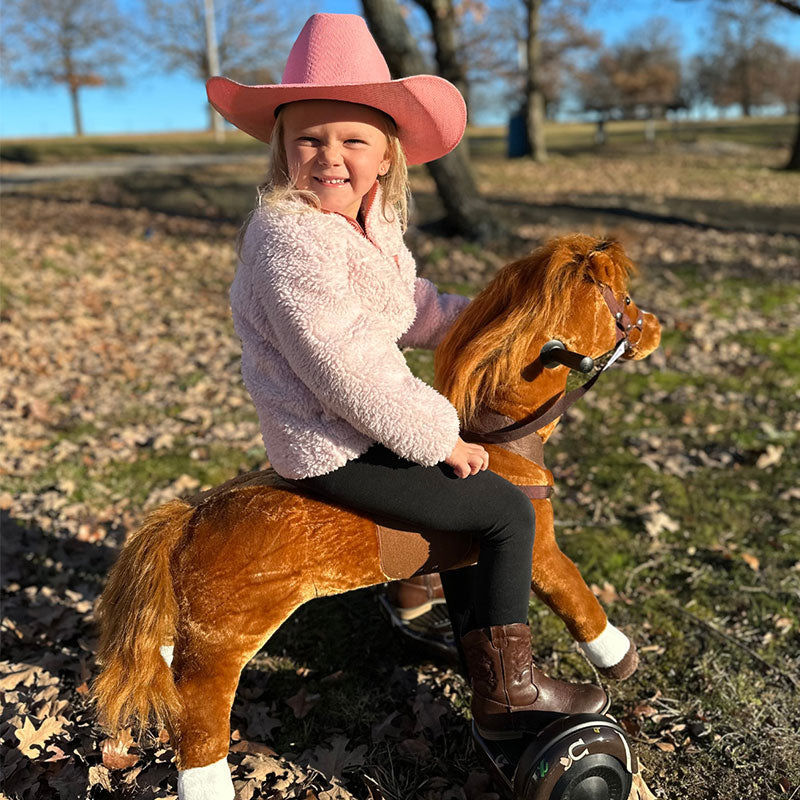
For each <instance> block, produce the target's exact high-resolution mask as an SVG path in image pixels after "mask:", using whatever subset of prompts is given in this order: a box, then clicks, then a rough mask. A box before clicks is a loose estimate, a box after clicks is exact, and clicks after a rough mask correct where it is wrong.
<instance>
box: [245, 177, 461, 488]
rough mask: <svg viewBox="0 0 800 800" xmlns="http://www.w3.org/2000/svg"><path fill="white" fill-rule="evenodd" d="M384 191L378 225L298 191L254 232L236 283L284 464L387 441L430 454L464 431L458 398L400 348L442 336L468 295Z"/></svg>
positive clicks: (263, 216)
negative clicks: (424, 376)
mask: <svg viewBox="0 0 800 800" xmlns="http://www.w3.org/2000/svg"><path fill="white" fill-rule="evenodd" d="M380 201H381V195H380V189H378V191H377V193H376V194H375V195H374V200H373V201H372V203H371V204H370V205H369V206H368V207H366V208H365V229H366V234H367V236H366V237H365V236H363V235H362V234H361V233H360V232H359V231H358V230H356V229H355V228H354V226H353V224H352V223H351V222H349V221H348V220H347V218H345V217H344V216H342V215H339V214H332V213H321V212H319V211H316V210H314V209H309V208H308V207H307V206H303V205H302V204H299V203H297V202H292V201H289V202H286V203H284V204H281V205H280V206H267V207H264V208H261V209H259V210H258V211H257V212H256V213H255V214H254V215H253V217H252V221H251V222H250V225H249V227H248V228H247V231H246V233H245V237H244V241H243V246H242V258H241V260H240V261H239V264H238V266H237V271H236V277H235V278H234V281H233V284H232V285H231V290H230V299H231V310H232V313H233V323H234V327H235V329H236V332H237V334H238V335H239V338H240V339H241V341H242V379H243V381H244V384H245V386H246V387H247V390H248V391H249V392H250V395H251V397H252V398H253V402H254V403H255V407H256V411H257V413H258V417H259V422H260V426H261V434H262V437H263V440H264V446H265V447H266V450H267V457H268V458H269V460H270V463H271V465H272V467H273V468H274V469H275V471H276V472H277V473H278V474H279V475H282V476H284V477H286V478H304V477H308V476H312V475H323V474H325V473H327V472H330V471H331V470H334V469H336V468H337V467H340V466H342V465H343V464H345V463H346V462H347V461H349V460H350V459H353V458H356V457H358V456H359V455H361V454H362V453H364V452H365V451H366V450H367V449H368V448H369V447H370V446H371V445H372V444H373V443H375V442H381V443H382V444H383V445H385V446H386V447H388V448H389V449H390V450H392V451H393V452H395V453H397V455H399V456H401V457H402V458H406V459H409V460H410V461H414V462H416V463H418V464H422V465H424V466H432V465H434V464H437V463H439V462H440V461H443V460H444V459H445V458H447V456H448V455H449V454H450V453H451V452H452V450H453V447H454V446H455V444H456V440H457V438H458V433H459V422H458V415H457V413H456V410H455V408H454V407H453V406H452V405H451V404H450V402H449V401H448V400H447V399H446V398H445V397H444V396H443V395H441V394H439V393H438V392H437V391H436V390H435V389H433V388H432V387H431V386H429V385H428V384H426V383H425V382H424V381H421V380H420V379H419V378H416V377H415V376H414V375H413V374H412V372H411V371H410V370H409V368H408V366H407V364H406V361H405V358H404V356H403V354H402V352H401V350H400V348H401V347H426V348H433V347H436V345H437V344H438V343H439V342H440V341H441V339H442V338H443V337H444V335H445V333H446V332H447V329H448V328H449V327H450V325H451V324H452V323H453V321H454V320H455V318H456V317H457V316H458V314H459V313H460V312H461V310H462V309H463V308H464V307H465V306H466V305H467V304H468V303H469V299H468V298H466V297H462V296H460V295H448V294H440V293H439V292H438V291H437V289H436V287H435V286H434V285H433V284H432V283H431V282H430V281H428V280H425V279H424V278H419V277H417V276H416V267H415V264H414V260H413V258H412V256H411V254H410V253H409V251H408V249H407V248H406V247H405V245H404V244H403V239H402V232H401V229H400V224H399V221H395V222H393V223H390V222H387V221H386V220H385V219H384V217H383V215H382V213H381V210H380V206H381V202H380ZM367 237H368V238H367Z"/></svg>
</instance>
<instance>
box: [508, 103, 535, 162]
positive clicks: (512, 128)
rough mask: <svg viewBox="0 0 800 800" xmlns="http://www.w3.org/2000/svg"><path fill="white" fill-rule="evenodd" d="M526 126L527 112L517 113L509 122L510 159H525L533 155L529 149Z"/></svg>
mask: <svg viewBox="0 0 800 800" xmlns="http://www.w3.org/2000/svg"><path fill="white" fill-rule="evenodd" d="M526 128H527V126H526V124H525V111H524V110H520V111H517V113H516V114H513V115H512V116H511V117H510V118H509V120H508V157H509V158H523V157H524V156H529V155H530V154H531V150H530V147H528V133H527V130H526Z"/></svg>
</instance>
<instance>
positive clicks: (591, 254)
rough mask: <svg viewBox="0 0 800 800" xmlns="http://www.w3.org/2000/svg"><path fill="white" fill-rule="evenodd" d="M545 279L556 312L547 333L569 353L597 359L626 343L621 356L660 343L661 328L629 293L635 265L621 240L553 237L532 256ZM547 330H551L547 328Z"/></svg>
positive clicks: (640, 355)
mask: <svg viewBox="0 0 800 800" xmlns="http://www.w3.org/2000/svg"><path fill="white" fill-rule="evenodd" d="M531 259H532V261H534V262H535V263H534V264H533V265H532V267H533V269H535V270H536V271H537V272H539V273H543V274H544V276H545V286H544V287H543V288H545V290H547V288H548V286H549V288H550V291H551V300H550V302H551V303H553V304H556V303H558V304H560V305H561V309H560V313H557V314H553V315H552V317H551V318H550V319H549V320H548V321H547V323H545V325H544V327H543V331H544V332H545V333H551V334H552V336H550V338H552V339H558V340H560V341H562V342H563V343H564V344H565V346H566V347H567V348H568V349H569V350H573V351H577V352H579V353H582V354H585V355H588V356H591V357H592V358H595V359H596V358H597V357H598V356H600V355H602V354H604V353H606V352H608V351H611V350H613V349H614V348H615V347H616V346H617V344H618V343H619V342H620V341H622V340H623V339H624V340H625V349H624V354H623V356H622V357H623V358H628V359H640V358H644V357H645V356H648V355H650V353H652V352H653V350H655V349H656V348H657V347H658V344H659V342H660V341H661V326H660V325H659V323H658V320H657V319H656V318H655V316H654V315H653V314H648V313H647V312H646V311H644V309H640V308H639V307H638V306H637V305H636V302H635V301H634V299H633V298H632V297H631V295H630V294H629V292H628V279H629V277H630V276H631V275H632V274H633V273H634V272H635V267H634V265H633V263H632V262H631V261H630V259H629V258H628V257H627V255H626V254H625V251H624V250H623V248H622V245H620V244H619V242H616V241H613V240H608V239H596V238H594V237H592V236H584V235H580V234H576V235H572V236H563V237H560V238H558V239H553V240H551V241H550V242H548V243H547V244H546V245H545V246H544V247H542V248H540V249H539V250H537V251H536V252H535V253H533V254H532V255H531ZM548 327H549V330H547V328H548Z"/></svg>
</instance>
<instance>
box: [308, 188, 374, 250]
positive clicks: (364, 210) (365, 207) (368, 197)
mask: <svg viewBox="0 0 800 800" xmlns="http://www.w3.org/2000/svg"><path fill="white" fill-rule="evenodd" d="M380 194H381V185H380V183H379V182H378V181H377V180H376V181H375V183H374V184H373V185H372V188H371V189H370V190H369V191H368V192H367V193H366V194H365V195H364V199H363V200H362V201H361V209H360V211H361V218H362V219H363V220H364V227H362V226H361V223H360V222H359V221H358V220H357V219H353V218H352V217H348V216H347V214H341V213H340V212H338V211H328V210H327V209H325V208H323V209H321V210H322V211H323V213H325V214H335V215H336V216H337V217H342V218H343V219H346V220H347V221H348V222H349V223H350V225H352V226H353V228H354V229H355V230H357V231H358V232H359V233H360V234H361V235H362V236H364V237H365V238H367V239H369V240H370V241H371V242H372V243H373V244H375V242H374V241H373V240H372V239H370V237H369V235H368V234H367V231H366V227H367V219H368V218H369V216H370V214H371V212H372V208H373V206H374V205H375V201H376V200H377V199H380ZM369 227H372V226H371V225H370V226H369Z"/></svg>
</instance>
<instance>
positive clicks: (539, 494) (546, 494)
mask: <svg viewBox="0 0 800 800" xmlns="http://www.w3.org/2000/svg"><path fill="white" fill-rule="evenodd" d="M517 489H519V490H520V491H522V492H523V493H524V494H526V495H528V497H530V499H531V500H549V499H550V498H551V497H552V496H553V487H552V486H519V485H517Z"/></svg>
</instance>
